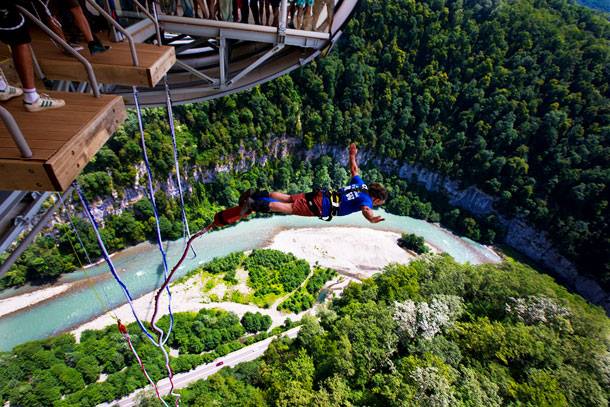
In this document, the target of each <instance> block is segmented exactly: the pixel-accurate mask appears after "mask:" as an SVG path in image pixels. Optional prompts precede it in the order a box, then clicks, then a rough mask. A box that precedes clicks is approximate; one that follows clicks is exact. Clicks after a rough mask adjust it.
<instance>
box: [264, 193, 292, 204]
mask: <svg viewBox="0 0 610 407" xmlns="http://www.w3.org/2000/svg"><path fill="white" fill-rule="evenodd" d="M269 197H270V198H272V199H277V200H278V201H280V202H284V203H290V202H292V197H291V196H290V195H288V194H284V193H282V192H271V193H270V194H269Z"/></svg>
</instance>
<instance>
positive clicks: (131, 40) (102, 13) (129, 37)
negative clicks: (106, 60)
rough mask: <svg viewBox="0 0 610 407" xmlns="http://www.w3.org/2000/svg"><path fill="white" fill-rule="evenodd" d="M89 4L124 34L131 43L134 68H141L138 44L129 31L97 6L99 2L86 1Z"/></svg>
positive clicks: (130, 48) (93, 0)
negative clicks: (137, 49)
mask: <svg viewBox="0 0 610 407" xmlns="http://www.w3.org/2000/svg"><path fill="white" fill-rule="evenodd" d="M86 1H87V3H88V4H89V5H91V7H93V8H94V9H95V10H96V11H97V12H98V13H100V15H101V16H102V17H104V18H105V19H106V21H108V22H109V23H110V24H112V26H113V27H114V28H115V29H116V30H117V31H119V32H120V33H121V34H123V35H124V36H125V38H127V42H128V43H129V50H130V51H131V61H132V62H133V66H139V65H140V62H139V60H138V52H137V51H136V43H135V41H134V40H133V37H132V36H131V34H129V31H127V30H126V29H125V28H123V26H122V25H121V24H119V23H118V22H117V21H116V20H115V19H114V18H112V16H111V15H110V14H108V13H107V12H106V10H104V8H103V7H101V6H100V5H99V4H97V2H96V1H95V0H86Z"/></svg>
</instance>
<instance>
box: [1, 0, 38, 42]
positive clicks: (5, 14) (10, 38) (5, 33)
mask: <svg viewBox="0 0 610 407" xmlns="http://www.w3.org/2000/svg"><path fill="white" fill-rule="evenodd" d="M5 4H6V2H3V1H0V41H1V42H3V43H5V44H8V45H21V44H29V43H30V42H32V39H31V38H30V33H29V32H28V24H27V21H26V20H25V17H23V16H22V15H21V14H20V13H19V12H18V11H17V8H15V6H14V4H13V5H5Z"/></svg>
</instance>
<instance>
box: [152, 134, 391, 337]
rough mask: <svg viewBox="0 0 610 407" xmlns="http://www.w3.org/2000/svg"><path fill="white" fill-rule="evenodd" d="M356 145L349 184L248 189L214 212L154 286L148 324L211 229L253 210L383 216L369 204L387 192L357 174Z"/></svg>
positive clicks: (381, 201)
mask: <svg viewBox="0 0 610 407" xmlns="http://www.w3.org/2000/svg"><path fill="white" fill-rule="evenodd" d="M357 154H358V149H357V148H356V144H354V143H352V144H351V145H350V146H349V165H350V171H351V174H352V179H351V184H350V185H348V186H346V187H344V188H341V189H339V190H338V191H329V190H317V191H312V192H309V193H301V194H295V195H288V194H284V193H282V192H266V191H258V192H252V191H251V190H248V191H246V192H244V193H243V194H242V196H241V197H240V205H239V206H235V207H232V208H228V209H225V210H223V211H220V212H218V213H216V215H215V216H214V220H213V221H212V223H210V224H209V225H208V226H206V227H205V228H203V229H201V230H200V231H198V232H197V233H195V234H193V235H192V236H191V237H190V238H189V239H188V241H187V243H186V246H185V248H184V251H183V252H182V256H181V257H180V259H178V261H177V262H176V264H175V265H174V267H172V270H171V271H170V273H169V275H168V276H167V278H166V279H165V281H164V282H163V284H161V286H160V287H159V288H158V289H157V293H156V295H155V303H154V304H155V305H154V311H153V314H152V317H151V319H150V323H151V325H153V326H154V324H155V321H156V319H157V315H158V313H159V299H160V297H161V295H162V293H163V290H164V289H165V288H166V287H167V286H168V285H169V283H170V282H171V280H172V277H173V275H174V273H175V272H176V271H177V270H178V269H179V268H180V266H181V265H182V262H183V261H184V259H185V258H186V255H187V253H188V251H189V249H190V247H191V245H192V243H193V241H194V240H195V239H197V238H199V237H201V236H203V235H205V234H206V233H209V232H211V231H212V230H214V229H220V228H223V227H225V226H229V225H232V224H235V223H237V222H239V221H240V220H242V219H245V218H247V217H248V216H249V215H251V214H252V213H253V212H265V213H270V212H273V213H284V214H291V215H297V216H318V217H319V218H320V219H323V220H326V221H330V220H331V219H332V218H333V217H334V216H345V215H349V214H350V213H355V212H361V213H362V215H363V216H364V217H365V218H366V219H367V220H368V221H369V222H371V223H379V222H382V221H384V220H385V219H384V218H382V217H381V216H376V215H375V213H374V212H373V207H375V206H380V205H383V204H384V203H385V201H386V199H387V197H388V193H387V191H386V189H385V188H384V187H383V185H381V184H378V183H371V184H370V185H367V184H365V183H364V181H363V180H362V178H361V177H360V175H359V172H360V170H359V168H358V162H357V159H356V155H357Z"/></svg>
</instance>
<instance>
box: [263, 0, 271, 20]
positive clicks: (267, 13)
mask: <svg viewBox="0 0 610 407" xmlns="http://www.w3.org/2000/svg"><path fill="white" fill-rule="evenodd" d="M264 2H265V10H264V11H265V23H264V24H265V25H271V11H270V8H271V1H270V0H264Z"/></svg>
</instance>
